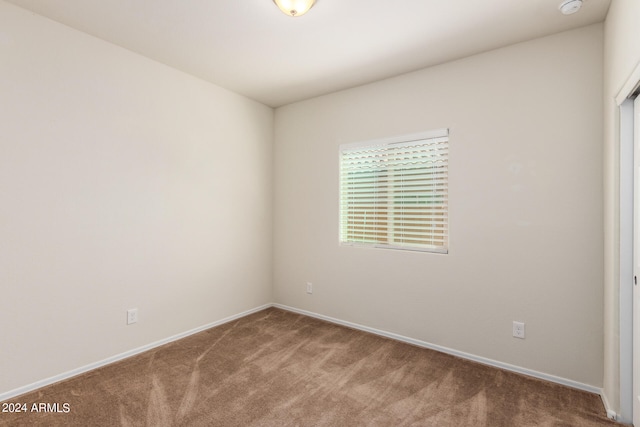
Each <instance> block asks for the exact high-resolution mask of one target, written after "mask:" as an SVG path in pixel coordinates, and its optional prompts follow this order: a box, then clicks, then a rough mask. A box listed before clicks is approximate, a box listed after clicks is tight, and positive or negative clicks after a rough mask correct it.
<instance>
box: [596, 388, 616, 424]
mask: <svg viewBox="0 0 640 427" xmlns="http://www.w3.org/2000/svg"><path fill="white" fill-rule="evenodd" d="M600 398H601V399H602V404H603V405H604V409H605V410H606V411H607V418H609V419H610V420H614V421H620V416H619V415H618V413H617V412H616V411H614V410H613V409H611V405H610V404H609V399H607V395H606V394H605V393H604V390H603V391H602V392H601V393H600Z"/></svg>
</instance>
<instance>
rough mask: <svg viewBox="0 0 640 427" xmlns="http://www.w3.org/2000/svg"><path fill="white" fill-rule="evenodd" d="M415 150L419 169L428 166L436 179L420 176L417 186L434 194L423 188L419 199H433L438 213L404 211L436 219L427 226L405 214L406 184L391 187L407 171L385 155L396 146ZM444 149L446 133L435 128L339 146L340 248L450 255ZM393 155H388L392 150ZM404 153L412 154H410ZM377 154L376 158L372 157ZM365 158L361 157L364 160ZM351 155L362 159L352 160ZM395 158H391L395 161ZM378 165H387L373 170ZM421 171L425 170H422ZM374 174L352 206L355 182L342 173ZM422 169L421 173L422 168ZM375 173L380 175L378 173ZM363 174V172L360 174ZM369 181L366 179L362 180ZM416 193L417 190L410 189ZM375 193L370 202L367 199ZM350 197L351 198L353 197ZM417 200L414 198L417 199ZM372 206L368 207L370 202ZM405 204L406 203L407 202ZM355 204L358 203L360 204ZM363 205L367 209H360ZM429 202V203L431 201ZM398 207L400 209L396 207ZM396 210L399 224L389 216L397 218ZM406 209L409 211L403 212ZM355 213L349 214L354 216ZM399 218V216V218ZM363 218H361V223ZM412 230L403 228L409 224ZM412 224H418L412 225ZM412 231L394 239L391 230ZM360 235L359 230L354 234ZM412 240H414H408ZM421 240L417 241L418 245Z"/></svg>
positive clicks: (429, 208) (445, 130) (427, 210)
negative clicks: (370, 218)
mask: <svg viewBox="0 0 640 427" xmlns="http://www.w3.org/2000/svg"><path fill="white" fill-rule="evenodd" d="M403 146H404V147H410V148H417V147H420V146H421V147H422V149H421V150H419V151H421V153H422V154H420V155H419V156H420V157H419V164H421V165H427V164H433V167H431V166H429V168H430V169H429V170H433V171H434V177H435V178H427V177H426V176H428V175H430V174H431V173H427V172H423V173H421V174H420V177H421V181H420V182H421V184H424V183H428V184H429V185H428V187H431V186H433V187H434V188H433V191H430V190H427V189H424V188H422V189H421V192H420V193H419V196H420V197H426V198H432V197H434V196H436V197H437V199H438V204H439V206H438V209H437V212H436V213H434V206H433V205H431V206H430V207H428V208H425V209H426V211H420V212H418V211H416V210H412V211H407V212H418V213H417V215H418V216H420V215H429V216H430V215H436V216H437V218H436V219H434V220H432V221H430V224H425V222H424V220H422V219H420V220H415V219H414V218H416V216H415V215H412V214H411V213H405V211H404V209H405V205H406V204H407V202H406V201H404V200H405V198H406V195H407V194H408V193H409V191H408V190H407V188H410V187H409V185H408V184H404V182H405V181H403V184H402V185H394V181H393V180H394V177H395V176H402V177H403V179H406V177H407V176H410V174H408V173H406V172H405V173H400V174H399V175H398V172H401V171H403V170H404V171H407V170H408V168H406V167H403V166H398V164H397V162H393V161H392V159H391V157H390V155H389V154H387V153H392V152H397V151H398V149H399V148H401V147H403ZM427 146H428V147H429V149H428V154H425V150H424V147H427ZM448 147H449V129H437V130H432V131H428V132H422V133H417V134H411V135H401V136H395V137H391V138H384V139H377V140H372V141H362V142H355V143H349V144H342V145H340V151H339V169H340V176H339V195H340V196H339V218H338V221H339V242H340V245H346V246H362V247H373V248H384V249H400V250H410V251H421V252H433V253H441V254H446V253H448V252H449V209H448V180H449V179H448ZM392 150H393V151H392ZM409 151H411V152H413V153H414V154H409ZM378 152H379V153H380V156H379V158H378V155H377V153H378ZM415 152H416V150H407V152H406V153H404V152H403V155H404V154H406V155H413V156H416V154H415ZM365 154H366V157H364V156H365ZM354 156H355V157H358V156H362V157H359V158H357V161H356V160H354ZM394 159H395V158H394ZM376 164H378V165H381V167H384V166H385V165H390V166H389V168H386V169H385V170H384V171H383V170H380V169H378V168H375V167H374V166H375V165H376ZM425 167H426V166H425ZM374 169H375V172H373V174H372V175H371V176H373V177H374V179H375V181H376V183H375V184H370V183H368V184H365V185H366V186H367V187H366V188H365V192H366V194H367V195H366V196H364V198H365V199H366V200H368V201H367V202H362V201H353V200H354V199H355V198H356V197H358V196H360V197H361V198H362V197H363V196H362V195H358V194H357V192H356V193H354V190H353V188H354V185H355V186H357V185H358V181H356V180H353V179H349V178H348V176H347V174H348V173H353V172H354V171H365V170H369V171H373V170H374ZM422 169H424V168H422ZM378 172H379V174H378ZM363 173H366V172H363ZM379 177H381V178H382V179H381V181H380V182H383V183H384V185H382V186H378V181H377V180H378V178H379ZM367 181H368V182H370V181H371V180H367ZM412 191H416V190H412ZM372 193H375V195H374V196H373V198H372V197H371V194H372ZM354 194H355V195H354ZM377 194H381V195H382V197H381V199H383V200H382V201H378V196H377ZM416 196H418V195H416ZM398 197H403V201H404V202H403V203H396V202H395V201H394V200H397V199H398ZM371 200H374V201H373V202H372V203H373V205H374V206H375V207H373V208H372V207H370V204H369V203H370V201H371ZM407 200H410V199H407ZM359 203H360V204H359ZM363 203H366V206H365V207H363ZM431 203H433V202H431ZM398 206H400V207H399V208H398ZM398 209H400V212H402V213H401V214H400V219H399V220H396V217H394V215H397V210H398ZM407 209H408V208H407ZM358 210H359V211H360V212H358V213H354V211H355V212H357V211H358ZM369 210H371V211H373V213H374V214H373V218H374V221H373V222H372V223H369V224H367V223H366V222H364V221H366V219H365V218H366V215H367V212H368V211H369ZM403 215H404V216H403ZM354 217H360V218H362V219H360V220H356V222H358V221H359V223H358V224H354V221H353V218H354ZM363 217H365V218H363ZM409 222H410V223H411V225H410V226H409V225H407V224H408V223H409ZM415 224H421V225H418V226H415ZM407 228H411V229H412V230H415V229H417V231H415V232H414V231H407V232H406V234H405V233H402V235H401V237H398V235H397V233H396V230H398V229H403V230H407ZM358 230H360V231H358ZM414 235H422V236H424V240H422V239H420V238H417V237H415V236H414ZM408 236H414V237H408ZM420 240H422V241H420Z"/></svg>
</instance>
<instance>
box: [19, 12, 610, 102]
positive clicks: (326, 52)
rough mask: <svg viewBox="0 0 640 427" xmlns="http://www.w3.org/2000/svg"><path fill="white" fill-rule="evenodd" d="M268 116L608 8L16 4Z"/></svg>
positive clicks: (585, 19)
mask: <svg viewBox="0 0 640 427" xmlns="http://www.w3.org/2000/svg"><path fill="white" fill-rule="evenodd" d="M7 1H9V2H10V3H14V4H16V5H18V6H21V7H23V8H25V9H28V10H31V11H33V12H35V13H38V14H40V15H44V16H46V17H49V18H51V19H53V20H55V21H58V22H61V23H63V24H66V25H68V26H70V27H73V28H76V29H78V30H80V31H83V32H85V33H88V34H91V35H94V36H96V37H99V38H101V39H103V40H106V41H109V42H111V43H114V44H116V45H119V46H122V47H124V48H126V49H129V50H132V51H134V52H137V53H139V54H141V55H144V56H147V57H149V58H152V59H154V60H156V61H159V62H162V63H164V64H167V65H169V66H171V67H174V68H177V69H179V70H182V71H185V72H187V73H189V74H192V75H194V76H197V77H200V78H202V79H204V80H208V81H210V82H213V83H215V84H217V85H219V86H222V87H225V88H227V89H230V90H232V91H234V92H237V93H240V94H243V95H246V96H248V97H250V98H253V99H255V100H257V101H260V102H262V103H264V104H266V105H269V106H272V107H277V106H281V105H284V104H288V103H290V102H294V101H299V100H302V99H307V98H311V97H314V96H318V95H322V94H325V93H330V92H334V91H337V90H341V89H345V88H349V87H353V86H358V85H361V84H364V83H369V82H372V81H376V80H380V79H383V78H387V77H391V76H395V75H398V74H402V73H406V72H409V71H414V70H417V69H420V68H424V67H428V66H431V65H435V64H439V63H443V62H446V61H450V60H453V59H457V58H462V57H465V56H469V55H472V54H475V53H479V52H483V51H487V50H491V49H495V48H498V47H501V46H506V45H509V44H513V43H517V42H520V41H525V40H529V39H533V38H536V37H541V36H544V35H548V34H553V33H557V32H560V31H564V30H569V29H572V28H577V27H580V26H583V25H588V24H591V23H596V22H600V21H603V20H604V18H605V16H606V13H607V10H608V8H609V4H610V2H611V0H585V1H584V6H583V7H582V9H581V10H580V11H579V12H578V13H577V14H574V15H571V16H564V15H562V14H560V12H559V11H558V5H559V4H560V2H561V1H560V0H386V1H385V0H317V3H316V5H315V6H314V7H313V8H312V9H311V11H310V12H309V13H307V14H306V15H304V16H301V17H297V18H291V17H288V16H285V15H284V14H283V13H282V12H280V10H279V9H278V8H277V7H276V5H275V4H273V2H272V0H48V1H44V0H7Z"/></svg>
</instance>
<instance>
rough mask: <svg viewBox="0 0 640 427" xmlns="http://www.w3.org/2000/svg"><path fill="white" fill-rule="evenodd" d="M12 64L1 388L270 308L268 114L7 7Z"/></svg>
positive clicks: (4, 87) (0, 305)
mask: <svg viewBox="0 0 640 427" xmlns="http://www.w3.org/2000/svg"><path fill="white" fill-rule="evenodd" d="M0 58H1V59H0V200H1V203H0V325H2V327H0V367H1V368H0V394H2V393H6V392H9V391H11V390H14V389H17V388H19V387H23V386H27V385H29V384H31V383H33V382H35V381H38V380H43V379H46V378H49V377H51V376H54V375H58V374H61V373H63V372H66V371H68V370H71V369H75V368H79V367H82V366H85V365H87V364H90V363H93V362H97V361H100V360H102V359H104V358H107V357H110V356H113V355H117V354H120V353H122V352H125V351H127V350H131V349H134V348H137V347H140V346H142V345H145V344H148V343H151V342H154V341H156V340H160V339H164V338H167V337H170V336H172V335H174V334H178V333H182V332H184V331H188V330H190V329H192V328H196V327H199V326H201V325H204V324H208V323H210V322H214V321H217V320H219V319H222V318H225V317H227V316H229V315H234V314H237V313H240V312H242V311H245V310H248V309H252V308H255V307H257V306H260V305H262V304H265V303H269V302H271V299H272V298H271V296H272V290H271V276H272V273H271V230H272V218H271V200H272V191H271V188H272V182H271V172H272V170H271V164H272V139H273V110H272V109H270V108H268V107H265V106H263V105H261V104H258V103H256V102H254V101H251V100H248V99H246V98H244V97H241V96H238V95H236V94H234V93H231V92H229V91H226V90H224V89H221V88H219V87H217V86H214V85H211V84H209V83H205V82H203V81H201V80H198V79H196V78H193V77H190V76H188V75H186V74H183V73H181V72H178V71H176V70H173V69H171V68H168V67H166V66H164V65H161V64H159V63H156V62H153V61H150V60H148V59H145V58H143V57H140V56H138V55H135V54H133V53H131V52H129V51H126V50H123V49H121V48H119V47H116V46H114V45H110V44H108V43H105V42H102V41H100V40H97V39H95V38H92V37H90V36H87V35H85V34H83V33H80V32H77V31H74V30H71V29H69V28H67V27H64V26H62V25H59V24H57V23H54V22H52V21H49V20H46V19H44V18H41V17H38V16H36V15H33V14H31V13H29V12H26V11H24V10H22V9H19V8H17V7H15V6H12V5H9V4H7V3H5V2H2V1H0ZM132 307H137V308H138V309H139V316H140V321H139V323H138V324H136V325H133V326H126V325H125V319H126V310H127V309H128V308H132Z"/></svg>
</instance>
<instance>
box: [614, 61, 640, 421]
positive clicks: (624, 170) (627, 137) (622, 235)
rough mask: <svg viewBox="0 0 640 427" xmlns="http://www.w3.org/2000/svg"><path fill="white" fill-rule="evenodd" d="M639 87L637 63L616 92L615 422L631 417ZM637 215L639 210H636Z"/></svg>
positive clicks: (639, 66)
mask: <svg viewBox="0 0 640 427" xmlns="http://www.w3.org/2000/svg"><path fill="white" fill-rule="evenodd" d="M639 89H640V64H638V65H637V66H636V68H635V69H634V71H633V73H631V76H630V77H629V79H628V80H627V81H626V83H625V84H624V86H623V87H622V89H621V90H620V92H619V93H618V95H617V96H616V98H615V100H616V104H617V105H618V107H619V109H618V118H619V128H618V136H619V143H620V150H619V158H618V161H619V171H618V172H619V183H620V188H619V191H620V192H619V197H620V200H619V203H620V206H619V207H620V211H619V213H620V217H619V224H620V231H619V236H618V237H619V245H620V246H619V250H620V260H619V262H620V264H619V266H618V267H619V270H618V272H619V280H620V281H619V284H618V285H619V300H618V301H619V306H620V313H619V315H620V317H619V328H620V413H619V414H618V417H617V418H618V421H622V422H632V420H633V335H634V334H633V328H632V325H633V219H634V209H633V206H634V188H633V187H634V149H633V145H634V120H635V118H634V117H635V114H634V106H633V104H634V98H635V97H636V96H637V95H638V91H639ZM638 214H639V215H640V213H638Z"/></svg>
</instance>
